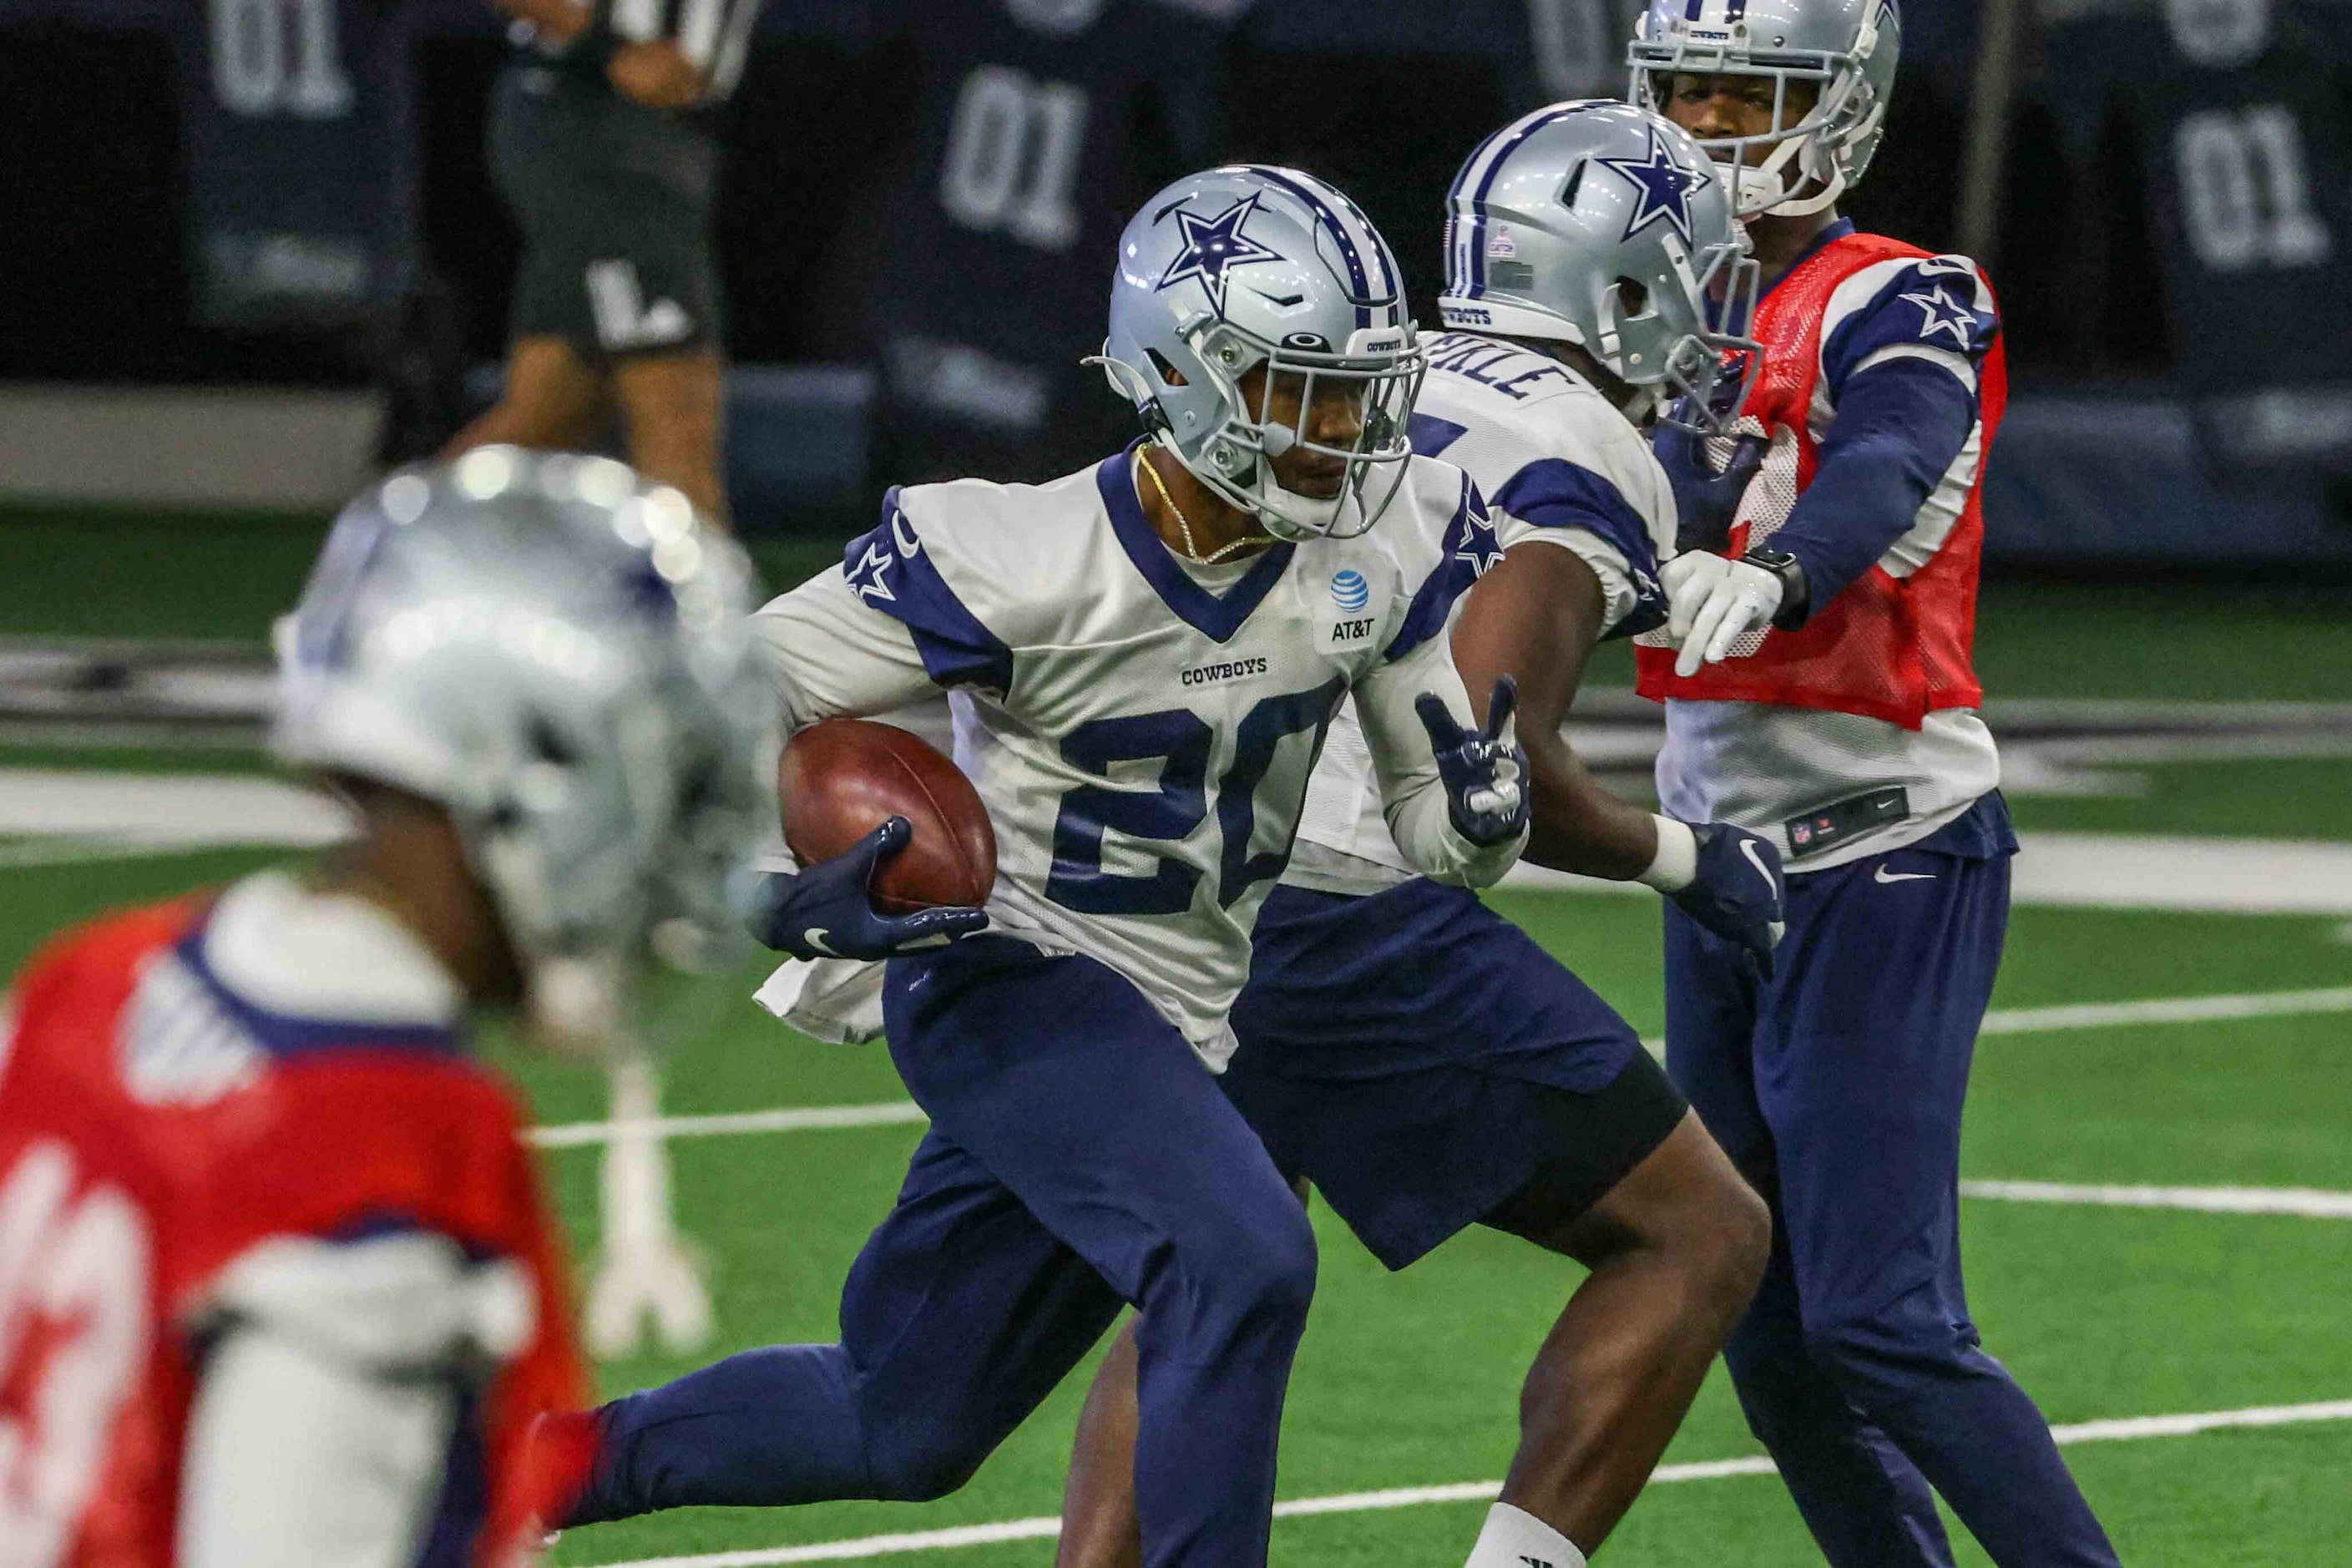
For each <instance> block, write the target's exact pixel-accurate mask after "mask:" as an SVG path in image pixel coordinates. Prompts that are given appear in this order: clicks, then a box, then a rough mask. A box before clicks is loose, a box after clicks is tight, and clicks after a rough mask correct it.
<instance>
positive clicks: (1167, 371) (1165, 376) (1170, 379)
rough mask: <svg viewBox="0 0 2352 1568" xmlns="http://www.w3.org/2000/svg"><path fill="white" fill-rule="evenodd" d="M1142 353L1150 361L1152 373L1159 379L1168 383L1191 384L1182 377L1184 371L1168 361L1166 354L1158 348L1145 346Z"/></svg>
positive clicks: (1174, 384) (1172, 384)
mask: <svg viewBox="0 0 2352 1568" xmlns="http://www.w3.org/2000/svg"><path fill="white" fill-rule="evenodd" d="M1143 353H1144V354H1145V357H1147V358H1149V359H1150V361H1151V369H1152V373H1153V374H1156V375H1158V376H1159V377H1160V380H1161V381H1162V382H1164V383H1166V384H1168V385H1170V386H1189V385H1191V384H1192V383H1190V382H1188V381H1186V380H1185V379H1184V373H1183V372H1182V371H1181V370H1178V369H1177V368H1176V367H1175V366H1174V365H1172V364H1171V363H1168V356H1167V355H1166V354H1163V353H1160V351H1159V350H1158V349H1155V348H1150V347H1146V348H1145V349H1144V351H1143Z"/></svg>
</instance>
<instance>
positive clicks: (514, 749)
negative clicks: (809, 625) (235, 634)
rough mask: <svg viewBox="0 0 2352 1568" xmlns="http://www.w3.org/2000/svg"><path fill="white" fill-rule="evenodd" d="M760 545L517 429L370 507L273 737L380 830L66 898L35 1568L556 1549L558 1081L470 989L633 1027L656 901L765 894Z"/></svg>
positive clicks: (714, 904) (486, 1556)
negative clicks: (721, 531) (475, 1035)
mask: <svg viewBox="0 0 2352 1568" xmlns="http://www.w3.org/2000/svg"><path fill="white" fill-rule="evenodd" d="M748 587H749V574H748V572H747V571H746V570H745V569H744V567H743V565H742V562H741V557H740V554H739V553H738V552H736V551H735V549H734V547H733V546H732V545H731V544H729V543H728V542H725V541H724V540H723V539H720V538H719V537H717V536H715V535H714V534H712V533H711V532H710V531H708V530H707V529H706V528H705V527H704V526H703V525H702V524H701V523H699V522H698V521H697V519H696V516H695V513H694V511H693V509H692V508H691V507H690V506H689V505H688V503H687V501H686V500H685V499H684V498H683V497H682V496H680V495H679V494H678V493H677V492H676V491H674V490H670V489H660V488H654V487H648V486H646V485H645V484H643V483H641V482H640V481H639V480H638V479H636V477H635V475H634V474H632V473H631V472H630V471H629V470H628V469H627V468H624V467H622V466H621V465H619V464H617V463H612V462H607V461H605V460H603V459H599V458H558V457H539V456H534V455H530V454H526V453H521V452H517V451H513V450H510V449H505V448H487V449H485V450H482V451H479V452H477V453H474V454H472V455H470V456H468V457H467V458H466V459H465V460H464V461H462V462H460V463H458V464H457V465H456V466H454V467H452V468H443V469H437V470H424V471H412V472H405V473H402V474H397V475H395V476H394V477H393V478H392V479H388V480H386V481H385V482H384V483H383V484H382V485H381V486H379V487H377V488H376V489H373V491H371V492H370V493H369V494H368V495H366V496H364V497H363V498H362V499H361V500H359V501H357V502H355V503H354V504H353V505H352V507H351V508H350V509H349V510H346V511H345V513H344V514H343V516H342V518H341V520H340V521H338V523H337V525H336V528H335V531H334V532H333V534H332V535H331V538H330V539H329V541H328V544H327V548H326V551H325V552H324V554H323V555H322V556H321V557H320V563H319V565H318V566H317V568H316V569H315V571H314V572H313V574H312V577H311V581H310V587H309V589H308V590H307V591H306V593H305V595H304V597H303V600H302V603H301V605H300V606H299V608H298V609H297V611H296V613H295V615H294V616H292V617H291V618H290V620H289V622H288V623H287V625H286V626H285V627H284V629H283V636H282V638H281V661H282V667H281V681H282V694H283V699H284V707H283V711H282V713H281V716H280V720H279V723H278V731H277V733H276V735H275V737H274V746H275V749H276V751H277V752H278V754H279V755H280V756H281V757H283V758H285V759H286V760H288V761H289V762H292V763H298V764H299V765H302V766H305V767H309V768H311V769H314V770H316V771H317V772H319V773H321V774H322V775H324V776H326V777H327V778H328V779H329V780H331V782H332V783H334V784H336V785H337V786H338V787H339V788H340V789H341V792H342V793H343V795H345V796H346V797H347V798H348V799H349V800H350V802H351V804H352V806H353V808H354V810H355V813H356V815H357V816H358V819H359V833H358V836H357V837H355V838H354V839H353V840H352V842H351V843H350V844H348V845H347V846H345V847H343V848H341V849H340V850H339V851H337V852H336V853H335V854H334V855H333V856H332V857H331V858H329V859H328V860H327V861H326V863H325V864H323V865H322V866H320V867H319V868H316V869H315V870H309V871H304V870H293V869H288V870H270V871H265V872H261V873H259V874H257V875H256V876H253V877H250V878H247V879H245V880H244V881H241V882H238V883H236V884H235V885H234V886H232V887H229V888H227V889H224V890H222V891H220V892H219V893H218V894H217V895H215V896H210V897H204V898H198V899H194V900H186V901H184V902H179V903H173V904H165V905H159V906H154V907H150V908H145V909H140V910H131V911H129V912H127V913H123V914H119V915H116V916H113V917H110V918H108V919H105V920H102V921H99V922H98V923H96V924H94V925H92V926H89V927H86V928H84V929H82V930H80V931H76V932H73V933H70V934H68V935H67V936H65V937H63V938H60V939H59V940H58V941H57V942H54V943H53V944H51V946H50V947H49V948H48V949H47V951H46V952H43V953H42V954H41V955H39V956H38V957H37V958H36V959H35V960H34V962H33V963H31V964H30V965H29V966H28V967H27V968H26V971H25V972H24V973H22V974H21V975H20V976H19V977H18V979H17V983H16V986H15V988H14V991H13V993H12V994H11V998H10V1004H9V1010H8V1013H7V1015H6V1017H5V1032H0V1562H5V1563H7V1564H8V1568H164V1565H166V1564H178V1565H180V1568H229V1565H232V1564H234V1565H235V1568H319V1565H320V1564H340V1563H354V1564H356V1563H434V1564H445V1563H446V1564H450V1565H452V1568H457V1565H482V1568H488V1565H492V1564H499V1563H509V1562H513V1561H515V1560H517V1559H518V1558H520V1557H522V1556H524V1555H527V1554H528V1553H529V1552H530V1551H531V1550H532V1549H533V1547H534V1546H535V1544H536V1542H537V1539H538V1535H537V1521H538V1520H539V1519H540V1518H541V1517H542V1516H544V1515H546V1514H549V1513H551V1512H552V1511H553V1510H554V1509H555V1507H557V1506H558V1505H559V1504H560V1502H561V1492H562V1487H563V1485H564V1483H565V1480H566V1479H567V1478H566V1477H565V1475H564V1474H563V1470H564V1466H563V1464H562V1456H561V1455H560V1454H556V1453H551V1452H550V1451H549V1450H548V1448H547V1447H546V1446H545V1445H541V1446H540V1447H539V1449H538V1451H537V1452H536V1453H535V1454H531V1453H530V1447H529V1445H527V1443H526V1441H525V1436H526V1433H527V1431H528V1428H529V1424H530V1420H531V1418H532V1417H533V1416H535V1415H538V1414H540V1413H541V1412H542V1411H546V1410H549V1409H553V1408H559V1407H570V1406H573V1405H578V1404H579V1403H580V1402H581V1401H582V1400H583V1398H584V1396H585V1394H586V1392H587V1390H586V1387H585V1380H584V1378H583V1374H582V1372H581V1369H580V1365H579V1361H578V1356H577V1353H576V1352H575V1350H574V1348H573V1345H572V1334H571V1329H570V1326H569V1320H568V1309H567V1304H566V1300H565V1292H564V1286H563V1279H562V1264H561V1260H560V1258H559V1256H558V1248H557V1245H556V1237H555V1230H554V1224H553V1221H552V1218H551V1215H550V1214H549V1212H548V1209H547V1206H546V1205H545V1202H544V1200H543V1199H542V1197H541V1193H540V1190H539V1183H538V1179H537V1176H536V1174H535V1173H534V1171H533V1168H532V1164H531V1158H530V1152H529V1151H528V1150H527V1149H526V1148H525V1147H524V1145H523V1143H522V1142H521V1139H520V1130H521V1129H520V1107H519V1106H518V1104H517V1103H516V1101H515V1100H514V1098H513V1096H512V1094H511V1092H510V1091H509V1089H507V1088H506V1086H505V1085H504V1084H503V1083H502V1082H500V1081H499V1079H498V1078H496V1077H495V1076H494V1075H492V1074H491V1073H489V1072H488V1070H486V1069H485V1068H482V1067H480V1066H479V1065H478V1064H477V1063H476V1062H475V1061H474V1060H473V1059H472V1058H471V1057H470V1055H469V1053H468V1051H467V1041H466V1037H465V1030H466V1027H467V1024H468V1022H469V1020H471V1019H472V1018H474V1017H476V1016H478V1015H479V1014H481V1013H482V1012H483V1011H484V1010H486V1009H492V1008H498V1007H503V1006H507V1005H520V1006H521V1007H522V1009H523V1011H524V1013H525V1016H526V1019H527V1022H528V1024H529V1026H530V1028H531V1030H532V1032H534V1033H536V1034H539V1035H541V1036H544V1037H561V1038H562V1040H564V1041H567V1042H570V1043H573V1044H583V1043H591V1044H592V1043H593V1042H594V1040H595V1039H596V1037H598V1035H599V1034H600V1031H602V1030H604V1029H607V1028H609V1027H610V1026H611V1022H612V1020H613V1018H614V1015H615V1012H616V1009H617V1007H618V1005H619V1004H620V1003H621V1002H622V1001H623V999H624V996H625V977H626V974H627V973H628V972H629V970H630V969H631V968H632V967H633V965H634V964H635V961H636V960H637V958H638V956H639V955H640V954H641V953H642V952H644V951H645V948H646V942H647V939H648V938H649V937H650V936H651V934H652V933H653V932H654V931H656V929H657V928H659V927H661V926H662V925H663V924H664V923H665V922H679V921H683V922H688V924H689V926H701V925H713V926H714V928H715V922H717V921H719V920H721V919H723V918H724V912H725V911H724V910H723V909H722V908H721V907H720V904H719V896H718V889H720V888H721V887H722V886H723V884H724V883H725V881H726V879H727V876H728V873H729V872H730V870H731V869H732V868H733V867H734V866H735V864H737V863H738V862H739V861H740V858H742V856H743V855H744V854H745V853H746V852H747V851H748V850H749V849H750V848H751V847H752V846H753V845H754V844H755V843H756V841H757V837H758V833H759V830H760V827H761V820H762V817H763V816H764V813H763V812H762V810H761V799H762V794H763V791H762V785H761V781H760V775H759V763H758V754H759V752H760V749H761V748H760V742H761V712H762V710H763V709H764V708H765V706H766V703H765V702H764V700H763V699H762V698H761V692H760V686H761V682H760V681H759V680H758V679H757V678H756V677H755V676H754V675H753V674H752V669H753V665H752V660H751V654H750V651H749V650H750V644H749V641H748V638H747V637H746V634H745V632H744V630H743V625H744V615H745V612H746V610H747V609H748V607H749V598H748ZM680 934H685V933H683V932H681V933H680ZM527 1456H528V1457H527ZM582 1458H583V1461H584V1456H583V1457H582Z"/></svg>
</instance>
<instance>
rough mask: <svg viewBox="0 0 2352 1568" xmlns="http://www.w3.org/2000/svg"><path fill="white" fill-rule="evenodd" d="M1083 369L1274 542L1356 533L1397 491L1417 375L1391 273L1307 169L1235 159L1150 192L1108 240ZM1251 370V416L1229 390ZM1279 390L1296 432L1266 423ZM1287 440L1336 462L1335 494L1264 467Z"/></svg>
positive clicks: (1363, 230)
mask: <svg viewBox="0 0 2352 1568" xmlns="http://www.w3.org/2000/svg"><path fill="white" fill-rule="evenodd" d="M1089 363H1099V364H1100V365H1101V366H1102V367H1103V374H1105V376H1107V377H1108V379H1109V381H1110V384H1111V387H1112V390H1114V391H1116V392H1117V393H1118V394H1119V395H1121V396H1123V397H1125V398H1127V399H1129V401H1130V402H1132V403H1133V404H1134V405H1135V407H1136V412H1137V413H1138V414H1139V415H1140V416H1142V419H1143V424H1144V428H1145V430H1146V431H1147V432H1149V434H1150V437H1151V438H1152V439H1153V440H1155V441H1157V442H1159V443H1160V445H1161V446H1163V447H1167V448H1168V449H1169V450H1170V451H1171V452H1173V453H1174V454H1175V455H1176V458H1177V459H1178V460H1179V461H1180V462H1181V463H1182V464H1183V465H1184V467H1185V468H1188V469H1190V470H1191V471H1192V474H1193V475H1194V477H1196V478H1197V479H1200V480H1201V482H1202V484H1205V485H1207V486H1208V487H1209V488H1210V489H1213V490H1214V491H1216V492H1217V493H1218V494H1219V495H1221V496H1223V497H1224V498H1225V499H1226V500H1229V501H1231V502H1232V503H1233V504H1234V505H1235V506H1238V507H1242V508H1244V509H1245V510H1249V511H1251V512H1254V513H1255V514H1256V516H1257V518H1258V520H1259V521H1260V522H1262V523H1263V524H1264V525H1265V529H1266V531H1268V532H1270V533H1273V534H1275V535H1276V536H1277V537H1279V538H1283V539H1306V538H1312V537H1315V536H1318V535H1325V536H1331V537H1341V538H1344V537H1347V536H1349V535H1351V534H1356V533H1360V532H1362V531H1364V530H1366V529H1368V528H1370V527H1371V525H1372V524H1373V522H1374V521H1377V520H1378V519H1379V517H1380V515H1381V512H1382V511H1383V510H1386V509H1387V507H1388V503H1389V502H1390V501H1391V500H1394V499H1395V497H1396V493H1397V489H1398V487H1399V486H1401V485H1402V483H1403V480H1404V470H1405V459H1406V458H1409V457H1411V456H1412V443H1411V442H1410V441H1409V440H1408V439H1407V438H1406V436H1405V424H1406V420H1407V417H1408V416H1410V415H1411V414H1412V400H1413V397H1414V395H1415V394H1416V393H1417V392H1418V391H1419V390H1420V386H1421V376H1422V371H1423V354H1422V350H1421V345H1420V342H1419V340H1418V338H1417V336H1416V334H1415V332H1414V330H1413V323H1412V319H1411V318H1410V317H1408V316H1407V315H1406V314H1405V300H1404V277H1403V273H1402V271H1401V270H1400V269H1399V268H1398V267H1397V263H1396V256H1395V254H1394V253H1393V252H1391V250H1390V249H1389V246H1388V241H1386V240H1384V239H1382V238H1381V236H1380V231H1379V230H1377V229H1375V228H1374V227H1373V226H1371V223H1370V220H1368V219H1367V218H1366V217H1365V216H1364V215H1363V213H1362V212H1361V211H1360V210H1359V209H1358V207H1357V206H1356V204H1355V203H1353V202H1351V201H1349V199H1348V198H1347V197H1346V196H1345V195H1341V194H1340V193H1339V191H1337V190H1335V189H1333V188H1332V187H1331V186H1329V185H1328V184H1324V183H1323V182H1322V181H1321V180H1318V179H1317V178H1316V177H1315V176H1314V175H1312V174H1301V173H1299V172H1298V171H1297V170H1296V169H1278V168H1267V167H1260V166H1256V165H1235V166H1233V167H1229V168H1223V169H1211V170H1209V171H1207V172H1206V173H1204V174H1193V175H1191V176H1189V177H1188V178H1185V179H1181V180H1179V181H1177V182H1176V183H1175V184H1172V185H1170V186H1169V187H1168V188H1167V189H1166V190H1163V191H1161V192H1160V194H1159V195H1155V196H1153V197H1152V198H1151V200H1150V203H1149V204H1148V205H1146V206H1145V207H1144V209H1143V210H1142V212H1140V213H1139V214H1138V215H1137V216H1136V217H1135V219H1134V221H1133V222H1131V223H1129V225H1128V226H1127V231H1126V232H1125V233H1124V234H1122V235H1120V236H1119V239H1118V275H1117V277H1115V278H1114V279H1112V282H1111V296H1110V336H1109V337H1108V340H1107V341H1106V342H1104V344H1103V352H1102V353H1101V354H1100V355H1099V356H1098V357H1097V359H1096V360H1093V361H1090V362H1089ZM1259 366H1264V367H1265V373H1266V374H1265V377H1264V379H1263V383H1262V384H1261V387H1260V389H1259V392H1258V396H1257V399H1256V402H1255V405H1253V404H1252V402H1251V400H1250V399H1249V398H1247V397H1246V396H1244V394H1243V391H1242V387H1241V382H1242V380H1243V378H1244V377H1245V376H1247V375H1248V374H1249V373H1250V372H1251V371H1252V370H1254V369H1256V368H1258V367H1259ZM1278 382H1280V383H1283V384H1285V392H1286V394H1287V392H1288V391H1291V390H1296V391H1297V392H1298V394H1299V395H1298V400H1297V406H1298V410H1299V412H1298V415H1297V425H1296V426H1293V425H1290V424H1286V423H1283V422H1281V421H1280V420H1279V419H1277V418H1276V416H1275V410H1274V409H1273V407H1272V404H1273V402H1274V399H1275V396H1276V384H1277V383H1278ZM1335 409H1336V410H1337V411H1338V414H1337V416H1336V417H1334V416H1333V412H1332V411H1333V410H1335ZM1318 411H1320V412H1318ZM1334 427H1336V428H1338V429H1339V430H1341V431H1343V432H1344V439H1334V438H1332V437H1331V436H1330V435H1329V433H1328V432H1329V431H1330V430H1331V429H1332V428H1334ZM1293 447H1303V448H1305V449H1307V450H1308V451H1310V452H1313V453H1316V454H1318V455H1319V456H1321V457H1324V458H1331V459H1334V460H1336V461H1338V462H1339V463H1341V464H1344V469H1343V478H1342V480H1341V483H1340V486H1339V493H1338V494H1337V495H1335V496H1333V497H1332V498H1330V499H1328V500H1324V499H1320V498H1318V497H1314V496H1307V495H1301V494H1298V493H1297V492H1296V491H1293V490H1289V489H1285V488H1283V486H1282V485H1281V484H1279V483H1278V482H1277V481H1276V478H1275V473H1274V467H1273V459H1275V458H1279V457H1280V456H1282V455H1283V454H1284V453H1285V452H1287V451H1289V450H1291V449H1292V448H1293Z"/></svg>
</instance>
